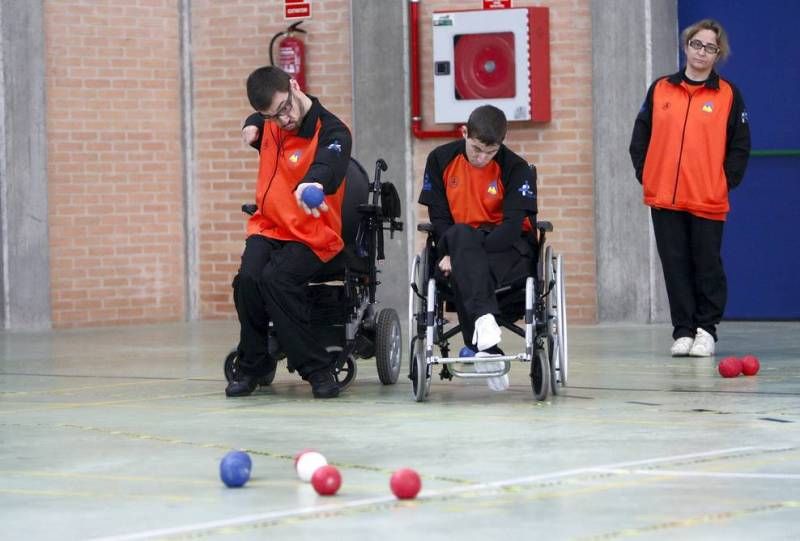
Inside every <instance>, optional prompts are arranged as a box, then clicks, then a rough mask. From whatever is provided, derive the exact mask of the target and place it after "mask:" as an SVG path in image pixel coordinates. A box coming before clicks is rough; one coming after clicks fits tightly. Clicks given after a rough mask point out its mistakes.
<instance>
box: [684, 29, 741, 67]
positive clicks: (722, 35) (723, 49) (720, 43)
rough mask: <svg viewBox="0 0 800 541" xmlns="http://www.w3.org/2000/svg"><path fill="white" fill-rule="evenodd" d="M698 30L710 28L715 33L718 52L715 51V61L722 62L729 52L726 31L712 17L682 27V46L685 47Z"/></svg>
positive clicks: (729, 46) (729, 47)
mask: <svg viewBox="0 0 800 541" xmlns="http://www.w3.org/2000/svg"><path fill="white" fill-rule="evenodd" d="M700 30H711V31H712V32H714V33H715V34H716V35H717V47H719V53H717V58H716V61H717V62H720V63H722V62H724V61H725V60H726V59H727V58H728V56H729V55H730V54H731V45H730V42H729V41H728V33H727V32H725V29H724V28H722V25H721V24H719V22H717V21H715V20H714V19H703V20H702V21H697V22H696V23H694V24H693V25H691V26H688V27H686V28H684V29H683V32H681V42H683V46H684V47H686V46H687V45H689V42H690V41H691V40H692V38H694V35H695V34H697V33H698V32H699V31H700Z"/></svg>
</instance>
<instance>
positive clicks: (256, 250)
mask: <svg viewBox="0 0 800 541" xmlns="http://www.w3.org/2000/svg"><path fill="white" fill-rule="evenodd" d="M322 266H323V262H322V261H321V260H320V259H319V258H318V257H317V255H316V254H315V253H314V252H313V251H312V250H311V249H310V248H308V247H307V246H305V245H304V244H301V243H299V242H284V241H278V240H275V239H269V238H266V237H262V236H260V235H252V236H250V237H248V238H247V241H246V244H245V249H244V253H243V254H242V265H241V267H240V269H239V275H238V276H237V278H236V280H237V282H238V285H237V286H236V287H235V289H234V295H236V298H235V299H234V301H235V304H236V312H237V314H238V316H239V323H240V325H241V330H240V337H239V348H240V349H241V352H242V354H241V358H240V360H239V362H240V366H241V368H242V371H243V372H245V373H249V374H253V375H259V373H260V372H263V370H264V368H263V367H264V366H265V364H266V363H267V362H268V358H267V339H268V338H267V335H268V332H269V322H270V320H272V322H273V324H274V325H275V334H276V335H277V338H278V342H279V343H280V345H281V349H282V351H284V352H286V355H287V357H288V358H289V362H290V363H291V364H292V366H293V367H294V368H295V369H296V370H297V372H298V373H299V374H300V375H301V376H302V377H303V378H304V379H305V378H306V377H307V376H308V374H310V373H311V372H314V371H315V370H319V369H322V368H327V367H328V366H329V365H330V356H329V355H328V353H327V352H326V351H325V349H324V347H323V346H322V345H321V343H320V341H319V340H318V339H317V337H315V336H314V334H313V333H312V331H311V327H310V325H309V316H310V313H309V311H310V306H309V304H308V300H307V298H306V289H305V286H306V284H307V283H308V281H309V280H310V279H311V277H312V276H313V275H314V274H315V273H316V272H317V271H318V270H319V269H320V268H321V267H322Z"/></svg>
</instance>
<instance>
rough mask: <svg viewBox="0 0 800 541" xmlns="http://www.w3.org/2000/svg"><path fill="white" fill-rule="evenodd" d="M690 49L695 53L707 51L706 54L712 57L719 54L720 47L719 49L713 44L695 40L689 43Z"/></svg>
mask: <svg viewBox="0 0 800 541" xmlns="http://www.w3.org/2000/svg"><path fill="white" fill-rule="evenodd" d="M689 47H691V48H692V49H694V50H695V51H699V50H700V49H705V50H706V52H707V53H708V54H711V55H714V54H717V53H719V47H717V46H716V45H714V44H713V43H703V42H702V41H700V40H699V39H693V40H691V41H689Z"/></svg>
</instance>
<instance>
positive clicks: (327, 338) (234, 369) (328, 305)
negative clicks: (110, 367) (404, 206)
mask: <svg viewBox="0 0 800 541" xmlns="http://www.w3.org/2000/svg"><path fill="white" fill-rule="evenodd" d="M386 169H387V165H386V162H385V161H383V160H382V159H379V160H378V161H377V162H376V164H375V177H374V180H373V181H372V182H370V180H369V177H368V175H367V173H366V171H364V168H363V167H362V166H361V164H359V163H358V162H357V161H356V160H355V159H353V158H351V159H350V163H349V165H348V168H347V173H346V177H345V178H346V179H347V180H346V183H345V194H344V199H343V201H342V238H343V240H344V242H345V246H344V249H343V250H342V251H341V252H340V253H339V254H338V255H337V256H336V257H334V258H333V259H332V260H331V261H329V262H328V263H326V264H325V266H324V267H323V268H322V269H321V270H320V272H318V273H317V274H316V275H315V276H314V278H313V280H312V281H311V282H310V283H309V284H308V286H307V287H306V291H307V295H308V300H309V304H310V307H311V309H310V314H311V325H312V326H313V327H314V332H315V334H316V336H318V337H319V340H320V341H321V342H322V343H323V344H324V345H325V348H326V350H327V351H328V353H329V354H330V355H331V361H332V363H331V367H332V370H333V376H334V379H335V380H336V382H337V383H338V384H339V386H340V387H341V388H342V389H345V388H347V387H348V386H349V385H350V383H352V382H353V380H354V379H355V377H356V373H357V365H356V359H357V358H361V359H368V358H371V357H375V362H376V365H377V368H378V378H379V379H380V381H381V383H383V384H384V385H391V384H394V383H396V382H397V378H398V375H399V373H400V364H401V359H402V350H403V347H402V334H401V328H400V318H399V316H398V315H397V311H396V310H394V309H392V308H383V309H381V310H378V308H377V301H376V292H377V286H378V285H379V284H380V282H379V281H378V273H379V272H380V271H379V270H378V268H377V261H380V260H382V259H385V255H384V231H389V234H390V236H391V237H393V236H394V232H395V231H402V230H403V223H402V222H401V221H400V220H399V218H400V215H401V210H400V198H399V196H398V194H397V190H396V188H395V187H394V185H392V184H391V183H389V182H382V181H381V178H380V177H381V172H382V171H386ZM242 211H243V212H245V213H247V214H251V215H252V214H253V213H254V212H255V211H256V208H255V205H242ZM237 283H238V275H237V276H236V277H235V278H234V279H233V284H232V285H233V288H234V290H235V289H236V287H237ZM234 299H236V294H235V291H234ZM267 346H268V351H269V353H268V355H269V356H270V357H271V358H272V359H273V360H275V361H279V360H282V359H285V358H286V356H285V354H284V353H282V351H281V346H280V344H279V343H278V339H277V336H276V335H275V332H274V329H273V328H272V324H271V323H270V332H269V336H268V340H267ZM240 355H241V351H240V349H239V346H237V347H236V349H234V350H232V351H231V352H230V353H229V354H228V355H227V357H226V358H225V361H224V371H225V378H226V379H227V380H228V381H229V382H230V381H233V380H234V379H236V378H237V376H238V371H239V370H240V368H239V358H240ZM273 364H277V363H273ZM287 368H288V369H289V372H294V367H293V366H292V365H291V359H289V360H288V361H287ZM275 372H276V369H272V370H269V371H267V372H266V373H265V374H264V375H263V376H261V377H260V378H259V380H258V384H259V385H260V386H267V385H270V384H271V383H272V381H273V379H274V378H275Z"/></svg>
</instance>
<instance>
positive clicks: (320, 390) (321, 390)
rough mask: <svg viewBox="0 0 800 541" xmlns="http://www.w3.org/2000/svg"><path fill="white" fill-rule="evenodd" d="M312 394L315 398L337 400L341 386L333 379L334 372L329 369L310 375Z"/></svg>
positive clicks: (316, 371)
mask: <svg viewBox="0 0 800 541" xmlns="http://www.w3.org/2000/svg"><path fill="white" fill-rule="evenodd" d="M308 382H309V383H310V384H311V392H312V393H313V394H314V398H336V397H337V396H339V384H338V383H336V380H335V379H333V372H331V371H330V369H329V368H323V369H321V370H315V371H314V372H311V373H310V374H309V375H308Z"/></svg>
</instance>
